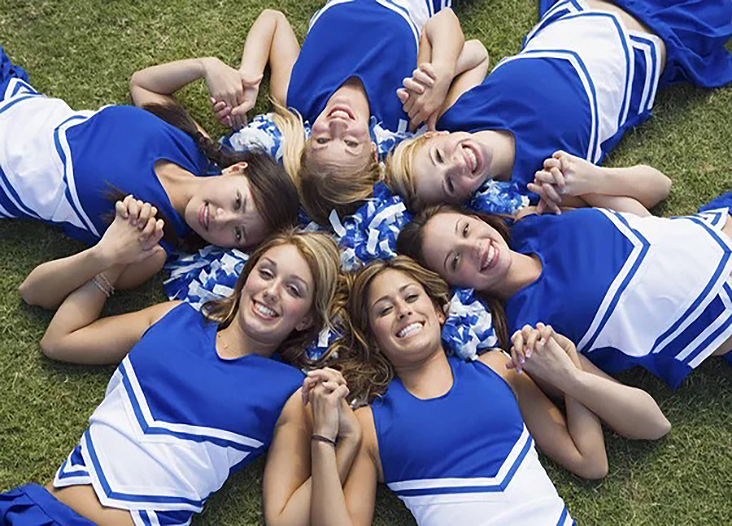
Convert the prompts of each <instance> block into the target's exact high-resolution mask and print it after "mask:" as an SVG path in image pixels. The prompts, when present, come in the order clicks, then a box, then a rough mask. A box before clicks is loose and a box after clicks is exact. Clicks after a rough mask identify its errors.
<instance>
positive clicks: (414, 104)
mask: <svg viewBox="0 0 732 526" xmlns="http://www.w3.org/2000/svg"><path fill="white" fill-rule="evenodd" d="M451 80H452V75H450V74H449V72H447V71H441V70H440V68H439V67H437V66H435V65H434V64H431V63H429V62H426V63H424V64H420V65H419V67H418V68H417V69H415V70H414V71H413V72H412V76H411V77H409V78H405V79H404V87H403V88H400V89H398V90H397V97H399V100H400V101H401V102H402V109H403V110H404V112H405V113H406V114H407V115H409V120H410V121H411V129H412V130H414V129H416V128H417V127H418V126H419V125H420V124H422V123H423V122H424V121H427V126H428V128H429V129H430V130H434V129H435V128H436V125H437V118H438V116H439V112H440V109H441V108H442V105H443V103H444V102H445V97H447V92H448V89H449V88H450V82H451Z"/></svg>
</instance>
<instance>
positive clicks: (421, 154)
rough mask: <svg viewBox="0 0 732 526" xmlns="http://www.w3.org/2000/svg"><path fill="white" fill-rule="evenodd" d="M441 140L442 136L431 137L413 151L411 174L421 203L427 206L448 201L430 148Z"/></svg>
mask: <svg viewBox="0 0 732 526" xmlns="http://www.w3.org/2000/svg"><path fill="white" fill-rule="evenodd" d="M439 139H440V136H435V137H430V138H429V139H426V140H425V141H424V142H423V143H422V144H419V145H417V146H415V148H414V150H413V151H412V163H411V167H410V172H411V177H412V180H413V181H414V190H415V193H416V194H417V196H418V197H419V199H420V201H422V202H423V203H425V204H433V203H440V202H444V201H445V199H446V196H445V195H444V191H443V188H442V177H441V176H440V174H439V173H438V172H437V168H436V167H435V165H434V163H433V162H432V158H431V157H430V148H431V147H432V146H433V145H434V144H435V141H437V140H439Z"/></svg>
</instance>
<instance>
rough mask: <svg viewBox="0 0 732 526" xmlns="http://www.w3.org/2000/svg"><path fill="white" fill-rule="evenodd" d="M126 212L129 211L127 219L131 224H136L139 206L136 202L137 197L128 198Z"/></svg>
mask: <svg viewBox="0 0 732 526" xmlns="http://www.w3.org/2000/svg"><path fill="white" fill-rule="evenodd" d="M127 212H128V213H129V219H130V223H131V224H132V226H136V225H137V217H138V216H139V214H140V207H139V205H138V204H137V199H130V201H129V204H128V205H127Z"/></svg>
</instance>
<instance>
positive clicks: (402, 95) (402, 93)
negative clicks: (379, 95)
mask: <svg viewBox="0 0 732 526" xmlns="http://www.w3.org/2000/svg"><path fill="white" fill-rule="evenodd" d="M396 94H397V97H398V98H399V100H400V101H401V103H402V104H405V103H406V102H407V101H408V100H409V92H408V91H407V90H406V89H404V88H399V89H398V90H396Z"/></svg>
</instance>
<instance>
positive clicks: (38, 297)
mask: <svg viewBox="0 0 732 526" xmlns="http://www.w3.org/2000/svg"><path fill="white" fill-rule="evenodd" d="M18 294H19V295H20V299H22V300H23V301H24V302H25V303H26V304H27V305H30V306H32V307H41V308H43V309H49V310H50V309H54V308H56V307H58V305H53V304H52V303H50V302H48V301H46V300H45V296H44V295H43V294H37V292H36V291H35V290H34V288H33V286H32V285H31V284H29V283H28V279H27V278H26V280H25V281H23V283H21V284H20V287H18Z"/></svg>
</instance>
